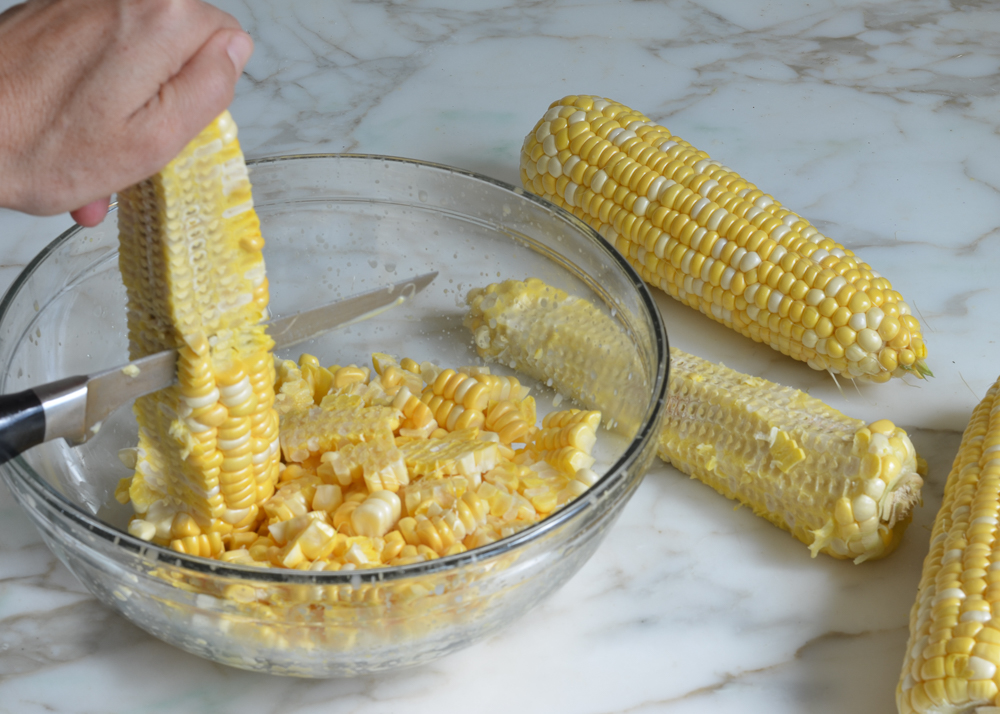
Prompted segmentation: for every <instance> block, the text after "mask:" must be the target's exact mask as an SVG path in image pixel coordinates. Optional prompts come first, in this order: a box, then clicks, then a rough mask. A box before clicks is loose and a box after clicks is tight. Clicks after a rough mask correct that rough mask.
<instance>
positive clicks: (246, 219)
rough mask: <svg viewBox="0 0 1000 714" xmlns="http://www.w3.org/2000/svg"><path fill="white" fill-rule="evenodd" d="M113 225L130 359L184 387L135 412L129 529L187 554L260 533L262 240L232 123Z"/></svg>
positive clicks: (158, 179) (267, 364) (268, 400)
mask: <svg viewBox="0 0 1000 714" xmlns="http://www.w3.org/2000/svg"><path fill="white" fill-rule="evenodd" d="M118 224H119V234H120V243H121V247H120V253H119V263H120V266H121V273H122V277H123V279H124V282H125V287H126V290H127V294H128V333H129V352H130V356H131V357H132V359H135V358H138V357H142V356H144V355H148V354H152V353H154V352H158V351H160V350H165V349H177V350H178V353H179V357H178V362H177V372H178V382H179V384H178V385H177V386H175V387H171V388H169V389H166V390H163V391H160V392H157V393H155V394H152V395H149V396H146V397H142V398H141V399H139V400H137V402H136V405H135V412H136V416H137V417H138V421H139V445H138V449H137V450H136V453H135V460H136V463H135V473H134V475H133V477H132V479H131V481H130V483H129V484H128V493H127V497H128V498H130V499H131V501H132V503H133V505H134V507H135V509H136V512H137V514H138V518H136V519H135V520H133V522H132V524H131V526H130V530H131V531H132V532H133V533H134V534H136V535H139V536H140V537H144V538H147V539H153V540H156V541H158V542H161V543H170V544H171V545H172V546H174V547H176V548H178V549H181V550H184V543H183V542H182V539H183V538H185V537H186V538H197V537H199V536H203V535H208V534H213V533H214V534H216V536H218V534H225V533H229V532H232V531H234V530H236V531H240V530H245V529H247V528H250V527H252V526H254V524H255V523H256V521H257V516H258V511H259V506H260V504H261V503H262V502H263V501H264V500H265V499H267V498H268V497H269V496H270V495H271V494H272V493H273V491H274V485H275V482H276V480H277V477H278V463H279V461H278V460H279V456H280V454H279V448H278V415H277V412H276V411H275V410H274V408H273V403H274V381H275V368H274V361H273V358H272V356H271V354H270V350H271V347H272V341H271V339H270V337H268V336H267V334H266V333H265V332H264V327H263V325H261V324H260V322H261V319H262V317H263V315H264V313H265V310H266V307H267V302H268V287H267V278H266V277H265V274H264V260H263V256H262V253H261V248H262V247H263V240H262V238H261V234H260V227H259V223H258V220H257V216H256V213H255V212H254V209H253V200H252V198H251V195H250V181H249V178H248V175H247V169H246V165H245V164H244V161H243V155H242V153H241V152H240V148H239V143H238V141H237V139H236V125H235V124H234V122H233V120H232V118H231V117H230V116H229V113H228V112H224V113H223V114H222V115H221V116H220V117H218V119H216V120H215V121H214V122H212V124H211V125H210V126H209V127H208V128H206V129H205V130H204V131H203V132H202V133H201V134H200V135H199V136H198V137H197V138H196V139H195V140H194V141H192V142H191V144H189V145H188V146H187V148H185V149H184V151H183V152H182V153H181V154H180V155H179V156H178V157H177V158H176V159H174V160H173V161H171V162H170V164H168V165H167V166H166V168H164V169H163V170H162V171H161V172H160V173H158V174H156V175H155V176H153V177H152V178H150V179H147V180H146V181H143V182H142V183H139V184H137V185H135V186H132V187H131V188H129V189H127V190H125V191H122V192H121V193H120V194H119V195H118ZM120 495H121V496H122V497H125V494H124V493H122V494H120ZM154 515H155V517H154ZM189 543H190V541H189ZM200 554H205V553H200Z"/></svg>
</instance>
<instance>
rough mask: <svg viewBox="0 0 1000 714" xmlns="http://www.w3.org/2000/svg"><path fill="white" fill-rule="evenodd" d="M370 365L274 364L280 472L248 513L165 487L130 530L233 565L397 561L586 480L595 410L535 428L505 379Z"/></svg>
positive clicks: (539, 507)
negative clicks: (205, 514) (228, 512)
mask: <svg viewBox="0 0 1000 714" xmlns="http://www.w3.org/2000/svg"><path fill="white" fill-rule="evenodd" d="M372 363H373V365H374V371H373V370H370V369H369V368H367V367H358V366H355V365H349V366H345V367H340V366H331V367H323V366H321V364H320V362H319V360H318V359H317V358H316V357H314V356H312V355H308V354H304V355H302V356H301V358H300V359H299V361H298V363H295V362H293V361H291V360H284V361H282V360H277V361H276V371H277V380H276V382H275V408H276V409H277V411H278V413H279V414H280V431H279V435H280V436H279V439H280V445H281V455H282V460H281V467H280V468H281V471H280V477H279V481H278V484H277V488H276V490H275V492H274V494H273V495H272V496H271V497H270V498H268V499H267V500H266V501H264V502H263V503H262V506H261V508H260V513H259V516H258V519H257V520H256V522H255V523H253V524H252V525H250V526H248V527H245V528H242V529H241V528H240V527H239V526H236V527H233V526H227V524H226V523H225V522H223V521H220V520H218V519H216V520H214V521H205V520H204V519H202V518H200V517H199V514H198V513H197V512H196V511H194V510H185V509H184V507H183V504H182V503H176V502H172V501H171V500H170V499H166V498H165V499H162V500H161V501H159V502H156V503H154V504H152V505H151V506H150V507H149V508H148V509H146V511H145V512H144V513H141V514H138V515H137V516H135V517H134V518H133V519H132V521H131V522H130V524H129V532H130V533H132V534H133V535H136V536H138V537H142V538H144V539H146V540H151V541H153V542H155V543H157V544H160V545H165V546H168V547H170V548H172V549H173V550H175V551H178V552H181V553H187V554H191V555H199V556H203V557H210V558H217V559H220V560H223V561H226V562H229V563H238V564H242V565H254V566H260V567H276V568H295V569H301V570H353V569H358V568H375V567H383V566H394V565H404V564H410V563H418V562H422V561H426V560H432V559H434V558H439V557H441V556H445V555H452V554H455V553H461V552H464V551H465V550H467V549H470V548H475V547H478V546H482V545H486V544H488V543H491V542H493V541H495V540H498V539H500V538H504V537H507V536H509V535H512V534H514V533H516V532H517V531H519V530H521V529H523V528H525V527H526V526H529V525H531V524H533V523H535V522H537V521H539V520H541V519H542V518H544V517H545V516H547V515H549V514H550V513H552V512H553V511H555V510H556V509H558V508H559V507H560V506H562V505H563V504H565V503H567V502H569V501H570V500H572V499H573V498H575V497H577V496H579V495H580V494H582V493H583V492H584V491H586V490H587V488H588V487H589V486H591V485H592V484H593V483H594V482H595V481H596V480H597V474H596V473H595V472H594V471H592V470H591V469H590V467H591V466H593V464H594V457H593V456H592V455H591V452H592V450H593V447H594V445H595V443H596V438H597V437H596V433H597V428H598V426H599V425H600V422H601V413H600V412H598V411H581V410H577V409H571V410H565V411H554V412H551V413H549V414H547V415H546V416H545V418H544V419H543V420H542V421H541V426H540V427H539V426H538V424H537V416H536V407H535V400H534V398H533V397H531V396H529V389H528V388H527V387H525V386H523V385H522V384H521V383H520V382H519V381H518V380H517V379H516V378H515V377H507V376H498V375H494V374H491V373H490V371H489V369H488V368H485V367H465V368H461V369H459V370H457V371H456V370H453V369H441V368H440V367H438V366H436V365H434V364H431V363H429V362H423V363H421V364H417V363H416V362H414V361H413V360H410V359H403V360H402V361H398V360H396V359H395V358H394V357H392V356H390V355H386V354H382V353H376V354H374V355H373V358H372ZM131 456H132V458H133V459H134V454H133V455H131ZM128 481H129V480H128V479H126V480H124V481H123V483H122V486H121V487H120V488H119V500H121V501H122V502H127V500H128Z"/></svg>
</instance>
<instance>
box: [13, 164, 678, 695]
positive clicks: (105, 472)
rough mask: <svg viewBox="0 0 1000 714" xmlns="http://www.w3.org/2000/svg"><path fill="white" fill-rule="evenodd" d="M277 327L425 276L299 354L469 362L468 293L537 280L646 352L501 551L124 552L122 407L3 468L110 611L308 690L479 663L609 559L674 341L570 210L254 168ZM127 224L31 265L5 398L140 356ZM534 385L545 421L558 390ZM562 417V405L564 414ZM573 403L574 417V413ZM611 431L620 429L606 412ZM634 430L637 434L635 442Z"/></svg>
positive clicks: (355, 169) (444, 188)
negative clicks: (310, 562)
mask: <svg viewBox="0 0 1000 714" xmlns="http://www.w3.org/2000/svg"><path fill="white" fill-rule="evenodd" d="M250 176H251V180H252V182H253V185H254V199H255V203H256V207H257V212H258V214H259V216H260V219H261V223H262V230H263V234H264V237H265V239H266V241H267V246H266V248H265V251H264V254H265V260H266V263H267V269H268V277H269V280H270V291H271V310H272V313H273V314H274V315H276V316H281V315H285V314H290V313H292V312H295V311H298V310H300V309H304V308H307V307H311V306H314V305H317V304H321V303H324V302H329V301H331V300H333V299H336V298H337V297H338V296H345V297H346V296H348V295H351V294H354V293H358V292H362V291H365V290H370V289H372V288H374V287H377V286H380V285H385V284H387V283H390V282H395V281H398V280H401V279H403V278H405V277H406V276H409V275H416V274H420V273H424V272H427V271H430V270H437V271H439V272H440V275H439V276H438V278H437V279H436V280H435V281H434V283H432V284H431V286H430V287H428V288H427V289H426V290H425V291H424V292H423V293H421V294H420V295H419V296H417V298H416V299H414V300H412V301H409V302H408V303H407V304H405V305H403V306H401V307H398V308H395V309H393V310H390V311H388V312H386V313H383V314H381V315H379V316H378V317H375V318H373V319H370V320H368V321H365V322H362V323H359V324H356V325H353V326H351V327H349V328H346V329H342V330H339V331H337V332H333V333H329V334H327V335H324V336H322V337H321V338H317V339H315V340H313V341H312V342H309V343H305V344H302V345H298V346H297V347H296V348H294V351H293V352H292V353H290V354H281V356H282V357H288V358H295V357H297V355H298V354H299V353H300V352H309V353H311V354H314V355H317V356H319V357H320V358H321V360H322V361H323V363H324V364H332V363H338V364H349V363H351V362H354V363H357V364H370V358H371V353H372V352H373V351H383V352H389V353H393V354H396V355H398V356H400V357H403V356H406V357H411V358H413V359H416V360H417V361H420V360H431V361H434V362H436V363H437V364H440V365H442V366H460V365H469V364H476V363H479V362H480V361H479V360H478V358H477V356H476V353H475V350H474V345H473V342H472V338H471V335H470V334H469V333H468V330H467V329H466V328H465V327H463V325H462V317H463V315H464V313H465V310H466V308H465V304H464V297H465V294H466V293H467V291H468V290H469V289H470V288H473V287H477V286H484V285H486V284H488V283H490V282H499V281H501V280H504V279H508V278H518V279H524V278H527V277H538V278H541V279H543V280H545V281H546V282H548V283H549V284H551V285H554V286H556V287H558V288H561V289H563V290H565V291H567V292H569V293H572V294H575V295H579V296H581V297H584V298H586V299H588V300H590V301H591V302H592V303H593V304H595V305H597V306H600V307H601V308H602V309H603V310H604V311H605V313H606V314H607V315H608V317H609V318H610V319H612V320H614V322H615V323H616V324H617V325H618V326H619V328H620V329H621V331H622V332H623V334H624V335H626V337H627V342H628V344H630V345H632V346H633V347H634V350H635V352H634V354H633V355H631V356H630V359H632V360H633V361H634V364H635V370H634V372H633V374H632V375H631V383H630V384H629V385H622V392H621V393H622V394H625V395H627V398H624V399H622V400H620V403H618V404H616V405H612V406H611V407H610V408H611V409H612V410H613V411H616V412H617V413H616V414H615V415H614V416H615V418H616V420H617V421H618V423H619V424H621V425H623V426H621V427H620V428H619V433H617V434H613V433H610V432H606V431H604V430H602V431H601V433H600V438H599V442H598V447H597V450H596V451H595V455H597V456H598V465H597V466H595V470H598V469H599V471H598V473H600V474H601V476H602V477H601V479H600V481H598V482H597V483H596V484H595V485H594V486H593V487H591V488H590V489H589V490H588V491H587V492H586V493H585V494H584V495H583V496H582V497H580V498H579V499H577V500H576V501H574V502H572V503H571V504H569V505H568V506H566V507H564V508H562V509H561V510H559V511H557V512H556V513H555V514H554V515H552V516H550V517H549V518H547V519H546V520H544V521H542V522H540V523H538V524H536V525H534V526H531V527H529V528H526V529H525V530H522V531H520V532H518V533H517V534H516V535H514V536H511V537H509V538H506V539H503V540H500V541H498V542H496V543H493V544H491V545H489V546H486V547H483V548H479V549H475V550H472V551H468V552H465V553H462V554H459V555H453V556H449V557H443V558H440V559H438V560H433V561H429V562H424V563H418V564H414V565H409V566H404V567H396V568H380V569H369V570H355V571H352V572H309V571H297V570H291V571H286V570H272V569H262V568H254V567H244V566H227V565H225V564H223V563H221V562H218V561H212V560H205V559H202V558H198V557H192V556H185V555H181V554H178V553H176V552H174V551H172V550H169V549H167V548H162V547H159V546H156V545H153V544H151V543H147V542H144V541H142V540H139V539H136V538H133V537H131V536H129V535H128V534H127V533H126V532H125V530H124V528H125V525H126V524H127V521H128V518H129V516H130V515H131V513H130V512H131V507H129V506H122V505H120V504H118V503H117V502H116V501H115V499H114V492H115V487H116V485H117V483H118V481H119V479H121V478H123V477H126V476H128V475H129V472H128V470H127V469H126V468H125V467H124V466H123V465H122V464H121V463H120V461H119V460H118V458H117V452H118V450H119V449H121V448H123V447H127V446H133V445H134V444H135V440H136V423H135V419H134V417H133V415H132V412H131V409H130V408H129V406H123V407H122V408H121V409H119V410H118V411H117V412H115V413H114V414H113V415H112V416H111V417H110V418H109V419H108V420H106V421H105V423H104V424H103V425H102V427H101V429H100V431H99V433H98V434H97V435H96V436H94V437H93V438H92V439H90V441H88V442H87V443H86V444H84V445H82V446H79V447H76V448H71V447H69V446H68V445H67V444H66V443H65V442H63V441H61V440H60V441H55V442H50V443H47V444H43V445H41V446H39V447H36V448H34V449H32V450H31V451H29V452H27V453H26V454H24V455H22V456H21V457H18V458H15V459H13V460H12V461H10V462H8V463H7V464H5V465H3V466H2V467H0V472H2V474H3V477H4V479H5V481H6V483H7V484H8V486H9V487H10V489H11V490H12V492H13V493H14V496H15V498H16V499H17V500H18V502H19V503H20V504H21V505H22V507H23V508H24V509H25V510H26V511H27V512H28V514H29V515H30V517H31V518H32V520H33V521H34V522H35V523H36V525H37V526H38V528H39V530H40V531H41V534H42V537H43V538H44V540H45V542H46V543H47V544H48V546H49V547H50V548H51V549H52V551H53V552H55V554H56V555H57V556H58V557H59V558H60V559H61V560H62V561H63V562H64V563H65V564H66V566H67V567H68V568H69V569H70V570H71V571H72V572H73V573H74V574H75V575H76V576H77V577H78V578H79V579H80V580H81V581H82V582H83V584H84V585H86V587H87V588H89V589H90V591H91V592H93V593H94V594H95V595H96V596H97V597H98V598H100V599H101V600H102V601H103V602H104V603H105V604H107V605H108V606H109V607H112V608H114V609H115V610H117V611H118V612H120V613H121V614H123V615H124V616H125V617H127V618H128V619H130V620H131V621H133V622H134V623H136V624H137V625H139V626H140V627H142V628H144V629H145V630H147V631H148V632H150V633H152V634H153V635H155V636H156V637H159V638H160V639H162V640H165V641H166V642H169V643H171V644H173V645H176V646H177V647H180V648H182V649H184V650H187V651H188V652H193V653H195V654H197V655H200V656H202V657H207V658H209V659H212V660H215V661H218V662H222V663H225V664H229V665H233V666H236V667H242V668H245V669H250V670H256V671H262V672H270V673H274V674H287V675H297V676H306V677H329V676H352V675H359V674H364V673H368V672H374V671H380V670H387V669H393V668H398V667H404V666H411V665H415V664H419V663H423V662H427V661H430V660H432V659H434V658H437V657H440V656H442V655H445V654H448V653H450V652H453V651H455V650H457V649H459V648H462V647H465V646H467V645H469V644H471V643H472V642H474V641H476V640H478V639H481V638H483V637H485V636H487V635H489V634H491V633H493V632H495V631H497V630H498V629H500V628H501V627H503V626H504V625H506V624H508V623H510V622H511V621H513V620H514V619H516V618H517V617H518V616H520V615H521V614H523V613H524V612H525V611H527V610H528V609H529V608H530V607H531V606H533V605H534V604H536V603H538V602H539V601H540V600H541V599H542V598H544V597H546V596H547V595H549V594H551V593H552V592H553V591H555V590H556V589H557V588H558V587H559V586H561V585H562V584H563V583H564V582H566V580H567V579H568V578H569V577H570V576H571V575H573V574H574V573H575V572H576V571H577V570H578V569H579V568H580V567H581V566H582V565H583V563H584V562H585V561H586V560H587V558H589V557H590V555H591V554H592V553H593V552H594V550H595V549H596V548H597V546H598V544H599V543H600V541H601V539H602V538H603V536H604V534H605V533H606V531H607V529H608V528H610V527H611V525H612V524H613V523H614V521H615V520H616V518H617V517H618V515H619V514H620V513H621V510H622V508H623V507H624V505H625V503H626V502H627V501H628V499H629V497H630V496H631V495H632V493H633V492H634V491H635V489H636V487H637V486H638V484H639V482H640V480H641V479H642V475H643V474H644V472H645V470H646V469H647V467H648V465H649V463H650V461H651V459H652V457H653V454H654V450H655V443H656V439H655V437H656V434H657V432H658V429H659V425H660V422H661V418H662V409H661V406H662V404H663V402H664V399H665V396H666V387H667V355H668V351H667V340H666V334H665V331H664V328H663V325H662V323H661V320H660V317H659V312H658V310H657V308H656V306H655V304H654V302H653V300H652V298H651V296H650V294H649V292H648V291H647V289H646V287H645V286H644V284H643V283H642V281H641V280H640V278H639V277H638V275H637V274H636V273H635V272H634V271H633V270H632V268H630V267H629V266H628V264H627V263H626V262H625V261H624V260H623V259H622V258H621V256H620V255H618V253H616V252H615V250H614V249H613V248H612V247H611V246H610V245H609V244H608V243H607V242H606V241H604V240H603V239H602V238H601V237H600V236H599V235H598V234H597V233H596V232H594V231H593V230H591V229H590V228H589V227H587V226H586V225H585V224H584V223H582V222H581V221H578V220H576V219H575V218H573V217H572V216H570V215H569V214H567V213H566V212H564V211H561V210H559V209H557V208H555V207H553V206H552V205H550V204H548V203H546V202H544V201H541V200H539V199H537V198H535V197H533V196H530V195H527V194H525V193H524V192H523V191H521V190H520V189H516V188H514V187H511V186H508V185H506V184H503V183H500V182H498V181H495V180H493V179H490V178H486V177H483V176H478V175H475V174H472V173H469V172H467V171H461V170H457V169H453V168H448V167H444V166H438V165H433V164H427V163H421V162H418V161H411V160H403V159H397V158H389V157H378V156H350V155H310V156H292V157H280V158H270V159H264V160H260V161H255V162H251V166H250ZM117 256H118V253H117V225H116V214H115V212H114V211H112V213H111V214H110V215H109V216H108V217H107V219H106V220H105V221H104V223H103V224H102V225H100V226H99V227H97V228H79V227H77V228H73V229H71V230H69V231H67V232H66V233H64V234H63V235H61V236H60V237H59V238H57V239H56V240H55V241H54V242H53V243H51V244H50V245H49V246H48V247H46V248H45V250H43V251H42V252H41V253H40V254H39V255H38V257H37V258H35V260H33V261H32V262H31V264H30V265H29V266H28V267H27V268H25V270H24V271H23V272H22V273H21V275H20V276H19V277H18V278H17V280H16V281H15V282H14V284H13V285H12V286H11V288H10V290H9V291H8V292H7V294H6V296H5V297H4V299H3V302H2V304H0V365H2V384H0V389H2V390H3V391H4V392H14V391H20V390H22V389H25V388H27V387H30V386H33V385H38V384H41V383H44V382H49V381H53V380H56V379H59V378H61V377H66V376H69V375H73V374H84V373H92V372H96V371H98V370H101V369H106V368H109V367H113V366H115V365H116V364H121V363H123V362H126V361H127V360H128V342H127V338H126V331H125V289H124V287H123V285H122V282H121V277H120V274H119V271H118V262H117ZM525 381H526V382H527V383H528V384H529V385H531V386H533V387H534V391H533V393H534V394H535V395H536V399H538V401H539V407H540V411H544V409H543V407H544V405H545V404H551V403H552V402H551V399H552V398H553V397H555V394H554V393H553V392H551V390H548V389H547V388H546V387H545V385H540V384H537V383H534V382H532V381H531V380H525ZM557 401H558V400H557ZM560 408H565V403H564V404H563V406H562V407H560ZM606 420H607V415H606ZM622 432H624V433H622Z"/></svg>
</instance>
